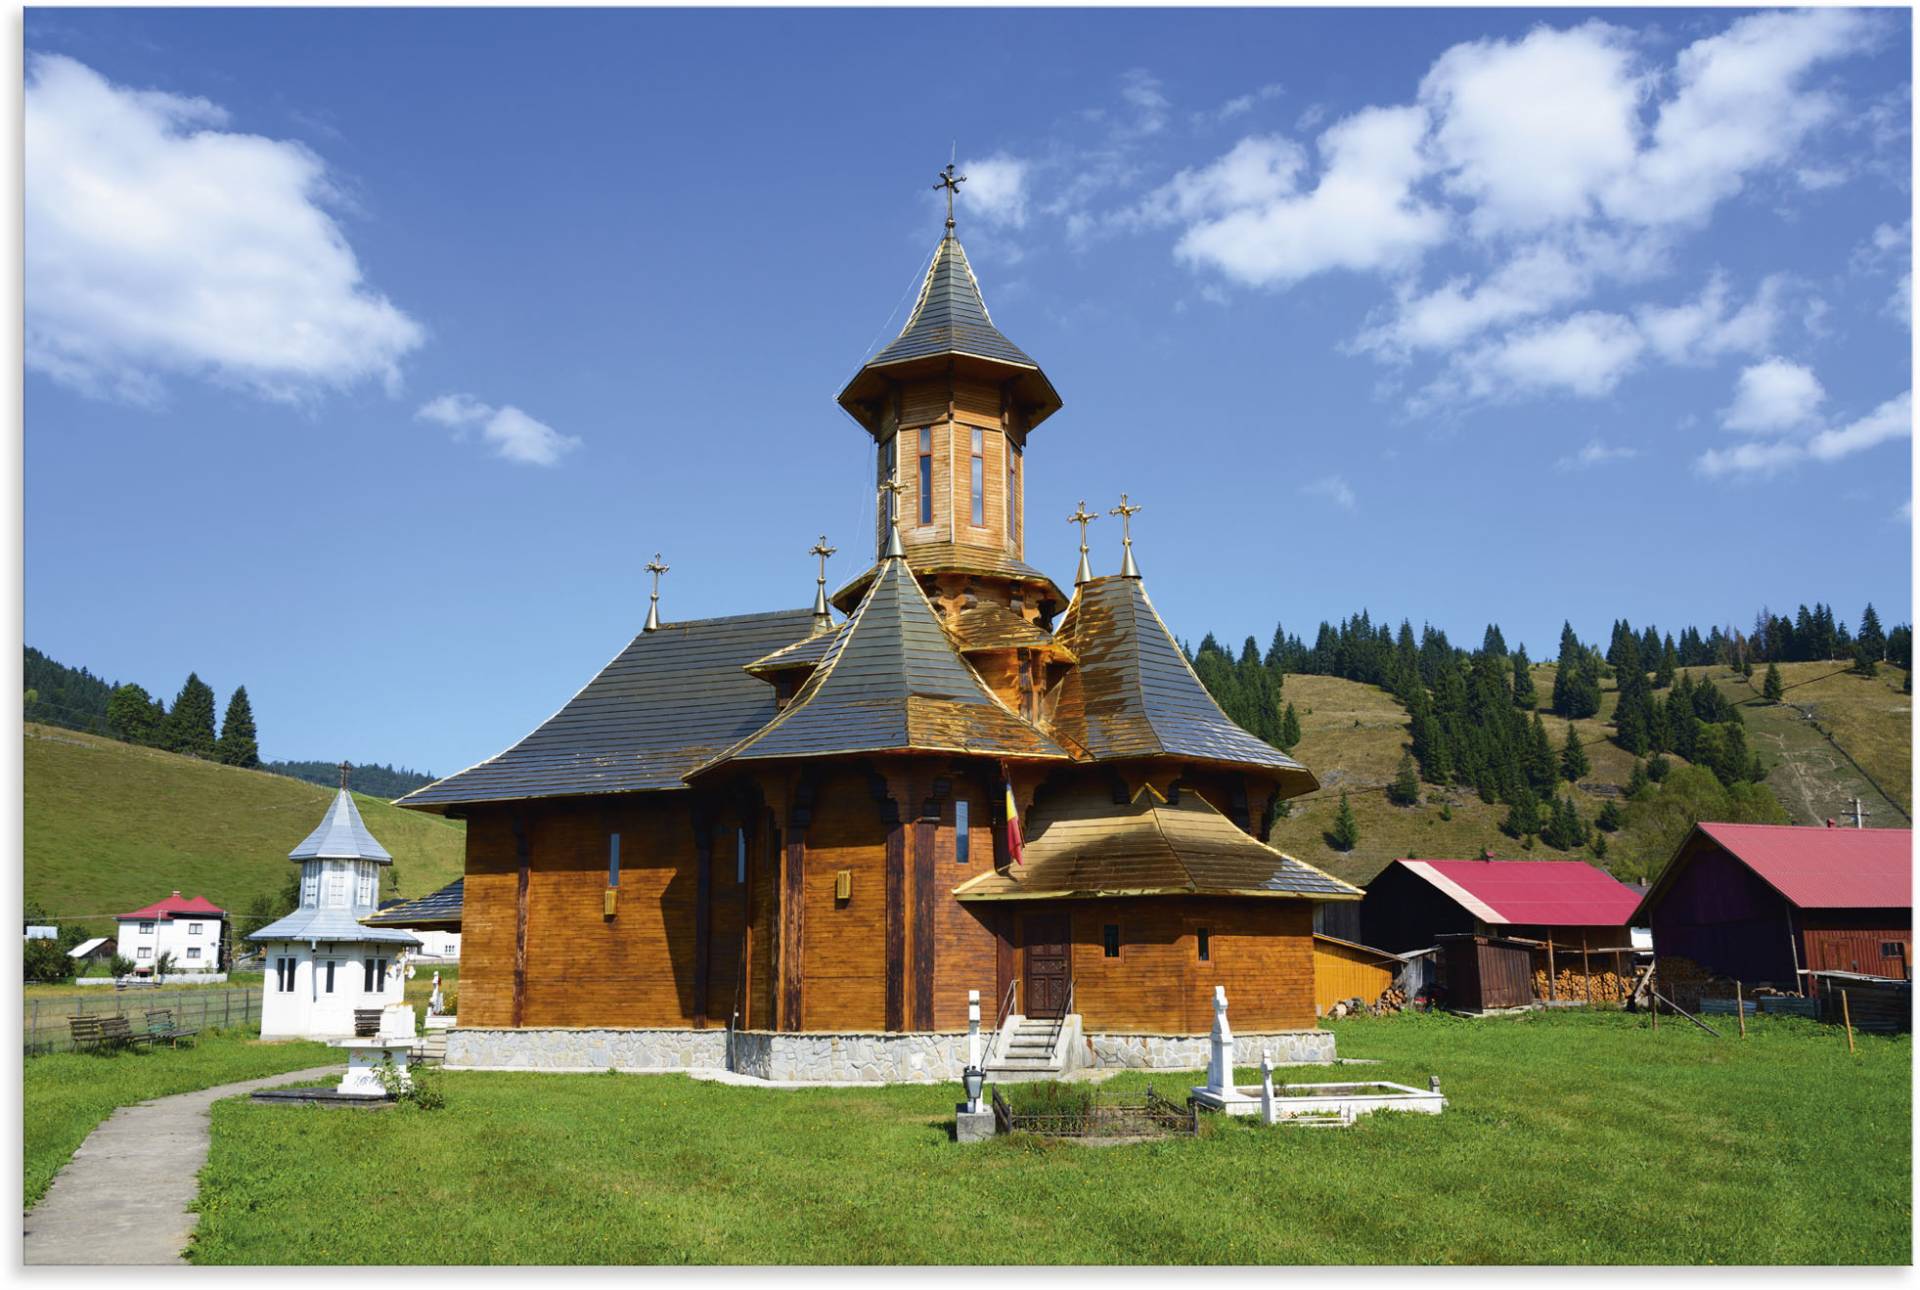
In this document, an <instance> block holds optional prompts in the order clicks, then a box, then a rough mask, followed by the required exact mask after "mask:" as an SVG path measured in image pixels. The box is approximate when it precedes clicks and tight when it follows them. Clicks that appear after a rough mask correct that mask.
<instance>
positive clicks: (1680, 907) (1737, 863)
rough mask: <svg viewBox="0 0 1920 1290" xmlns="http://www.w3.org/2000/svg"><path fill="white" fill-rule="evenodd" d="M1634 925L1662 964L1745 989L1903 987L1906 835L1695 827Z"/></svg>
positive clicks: (1908, 887)
mask: <svg viewBox="0 0 1920 1290" xmlns="http://www.w3.org/2000/svg"><path fill="white" fill-rule="evenodd" d="M1634 921H1635V922H1636V923H1640V924H1642V925H1651V926H1652V928H1653V947H1654V952H1655V953H1656V954H1658V955H1659V956H1660V957H1661V958H1662V959H1667V958H1684V959H1690V960H1692V961H1693V962H1694V963H1697V964H1698V965H1699V966H1701V967H1702V968H1705V969H1706V970H1707V971H1709V972H1711V973H1714V974H1716V975H1718V976H1723V977H1730V978H1733V979H1735V980H1739V981H1745V982H1748V983H1761V982H1765V983H1768V984H1772V985H1775V986H1779V987H1781V988H1783V989H1788V990H1798V989H1799V974H1800V973H1801V972H1802V971H1808V972H1822V971H1830V972H1861V973H1865V974H1867V975H1869V976H1889V977H1900V978H1910V977H1911V975H1912V959H1913V830H1911V829H1835V828H1825V829H1821V828H1805V827H1801V826H1796V825H1787V824H1704V823H1703V824H1698V825H1695V826H1694V830H1693V832H1692V833H1690V834H1688V835H1687V839H1686V841H1685V842H1682V843H1681V844H1680V849H1679V851H1677V852H1676V853H1675V854H1674V857H1673V859H1672V861H1671V862H1669V863H1668V865H1667V867H1666V869H1665V870H1664V871H1663V872H1662V873H1661V874H1660V877H1659V879H1658V880H1657V881H1656V882H1655V883H1654V884H1653V886H1652V887H1651V888H1650V889H1648V891H1647V894H1646V897H1645V899H1644V900H1642V901H1641V903H1640V908H1639V910H1637V911H1636V912H1635V915H1634Z"/></svg>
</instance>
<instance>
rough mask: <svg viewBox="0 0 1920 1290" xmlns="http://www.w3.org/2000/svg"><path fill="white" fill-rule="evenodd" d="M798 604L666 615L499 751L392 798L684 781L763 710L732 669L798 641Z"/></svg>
mask: <svg viewBox="0 0 1920 1290" xmlns="http://www.w3.org/2000/svg"><path fill="white" fill-rule="evenodd" d="M812 626H813V613H812V611H811V610H809V609H783V610H780V611H778V612H776V613H767V614H743V615H740V616H738V617H734V618H707V619H702V620H699V621H696V622H686V623H665V624H662V625H661V626H660V628H659V629H658V630H657V631H652V632H642V633H641V634H640V635H638V636H636V637H634V638H633V641H632V643H630V644H629V645H628V646H627V647H626V648H625V649H624V650H622V651H621V652H620V654H619V656H618V657H617V658H615V659H614V660H613V661H612V662H611V663H609V664H607V666H606V667H605V668H603V669H601V671H600V674H599V675H598V676H596V677H594V678H593V679H592V680H591V681H589V682H587V684H586V687H585V688H584V689H582V690H581V691H580V692H579V693H578V694H576V695H574V696H573V698H571V699H569V700H568V701H567V703H566V706H565V707H563V708H561V709H560V711H558V712H556V713H555V714H554V715H553V716H551V717H549V718H547V720H546V721H545V722H543V723H542V724H541V726H540V728H539V729H537V730H535V731H534V732H533V733H532V734H530V735H528V736H527V737H526V738H525V739H522V740H521V741H520V742H519V743H517V744H515V745H514V746H513V747H511V748H509V749H507V751H505V752H503V753H501V754H499V755H498V756H496V757H491V758H489V759H488V760H486V761H483V762H481V763H480V764H479V765H477V766H472V767H469V768H468V769H466V770H463V771H461V772H460V773H459V774H457V775H449V776H448V777H447V778H445V779H443V780H439V781H437V782H435V783H432V784H429V785H427V786H426V787H425V788H421V789H416V790H415V791H414V792H412V793H409V794H407V795H406V796H405V797H403V798H401V799H400V801H399V803H398V805H401V806H406V807H412V808H414V809H416V810H423V811H435V812H445V811H446V810H447V808H448V807H453V806H461V805H465V804H468V803H474V802H504V801H517V800H520V799H524V798H535V797H571V796H579V795H582V794H589V793H635V792H649V791H662V790H671V789H680V788H685V787H686V784H685V781H684V779H683V778H682V777H683V776H684V775H685V774H686V773H687V772H688V771H690V770H692V769H693V768H694V767H696V766H698V765H700V764H701V763H702V762H704V761H706V760H708V759H709V758H711V757H712V756H713V755H714V754H715V753H718V752H719V751H720V750H721V749H723V748H726V747H728V746H729V745H731V744H733V743H735V742H737V741H738V740H739V739H740V738H741V737H742V736H744V735H748V734H751V733H752V732H753V731H755V730H757V729H759V728H760V727H761V726H763V725H765V724H766V723H767V722H768V721H769V720H770V719H771V718H772V717H773V715H774V706H773V691H772V690H771V689H770V688H768V687H767V685H766V684H765V683H764V682H762V681H759V680H757V679H755V678H754V677H752V676H749V675H748V674H747V673H746V672H745V671H744V670H743V669H745V667H746V665H747V664H749V663H752V662H753V661H754V660H756V659H759V658H761V657H763V656H765V655H766V654H768V653H769V652H771V651H773V650H776V649H779V648H780V647H782V646H785V645H790V644H793V643H794V642H796V641H800V640H803V639H805V638H806V637H807V636H808V634H809V632H810V631H811V630H812Z"/></svg>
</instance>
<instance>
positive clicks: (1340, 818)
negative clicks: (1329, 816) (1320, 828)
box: [1327, 793, 1360, 851]
mask: <svg viewBox="0 0 1920 1290" xmlns="http://www.w3.org/2000/svg"><path fill="white" fill-rule="evenodd" d="M1327 842H1328V844H1329V845H1330V846H1332V847H1333V849H1334V850H1335V851H1351V850H1353V849H1354V848H1355V847H1357V846H1359V845H1360V822H1359V821H1358V820H1356V819H1354V818H1353V807H1351V806H1349V805H1348V804H1347V795H1346V794H1345V793H1342V794H1340V809H1339V810H1338V811H1336V812H1335V813H1334V816H1333V828H1332V829H1330V830H1328V832H1327Z"/></svg>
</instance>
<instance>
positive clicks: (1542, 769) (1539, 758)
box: [1526, 712, 1556, 792]
mask: <svg viewBox="0 0 1920 1290" xmlns="http://www.w3.org/2000/svg"><path fill="white" fill-rule="evenodd" d="M1555 768H1556V763H1555V761H1554V756H1553V740H1551V739H1549V738H1548V737H1547V723H1546V722H1544V721H1542V720H1541V719H1540V714H1539V713H1538V712H1536V713H1534V714H1533V724H1532V725H1531V726H1530V727H1529V728H1528V731H1527V772H1526V773H1527V782H1528V783H1529V784H1531V785H1532V786H1533V787H1534V788H1536V789H1539V790H1541V791H1542V792H1545V791H1547V790H1548V789H1551V788H1552V787H1553V781H1554V773H1555Z"/></svg>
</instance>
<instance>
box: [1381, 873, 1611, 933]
mask: <svg viewBox="0 0 1920 1290" xmlns="http://www.w3.org/2000/svg"><path fill="white" fill-rule="evenodd" d="M1636 903H1638V896H1637V894H1636V893H1635V892H1634V890H1633V888H1631V887H1629V886H1627V885H1626V884H1625V883H1623V882H1621V881H1619V880H1618V879H1617V878H1614V877H1612V876H1611V875H1609V874H1607V873H1605V872H1603V871H1601V870H1599V869H1596V868H1594V867H1593V866H1592V865H1590V864H1585V863H1583V862H1581V861H1579V860H1491V859H1488V860H1396V861H1394V862H1393V863H1392V864H1390V865H1388V866H1387V867H1386V868H1385V869H1382V870H1381V871H1380V873H1379V875H1378V876H1376V877H1375V878H1374V880H1373V881H1372V882H1370V883H1368V884H1367V895H1366V898H1365V899H1364V900H1362V901H1361V902H1360V926H1361V932H1362V939H1363V940H1365V941H1366V943H1367V944H1369V945H1375V946H1378V947H1380V948H1381V949H1384V950H1392V951H1393V952H1395V953H1402V952H1405V951H1407V950H1418V949H1425V948H1427V947H1428V946H1430V945H1433V944H1434V943H1435V941H1436V939H1437V938H1438V937H1441V936H1446V935H1458V934H1463V933H1478V934H1480V935H1483V936H1518V937H1523V938H1526V939H1529V940H1546V939H1547V938H1549V937H1551V938H1552V939H1553V940H1555V941H1557V942H1559V943H1560V944H1561V945H1562V946H1565V947H1569V948H1572V949H1578V947H1579V946H1580V945H1581V944H1582V943H1583V942H1584V943H1585V944H1587V945H1588V946H1590V947H1592V948H1594V949H1602V948H1604V949H1609V950H1612V949H1620V948H1624V947H1626V946H1627V945H1629V944H1630V943H1631V942H1630V939H1629V938H1630V933H1629V931H1628V927H1627V925H1628V922H1629V921H1630V920H1629V918H1628V915H1630V914H1632V913H1633V907H1634V905H1635V904H1636Z"/></svg>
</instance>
